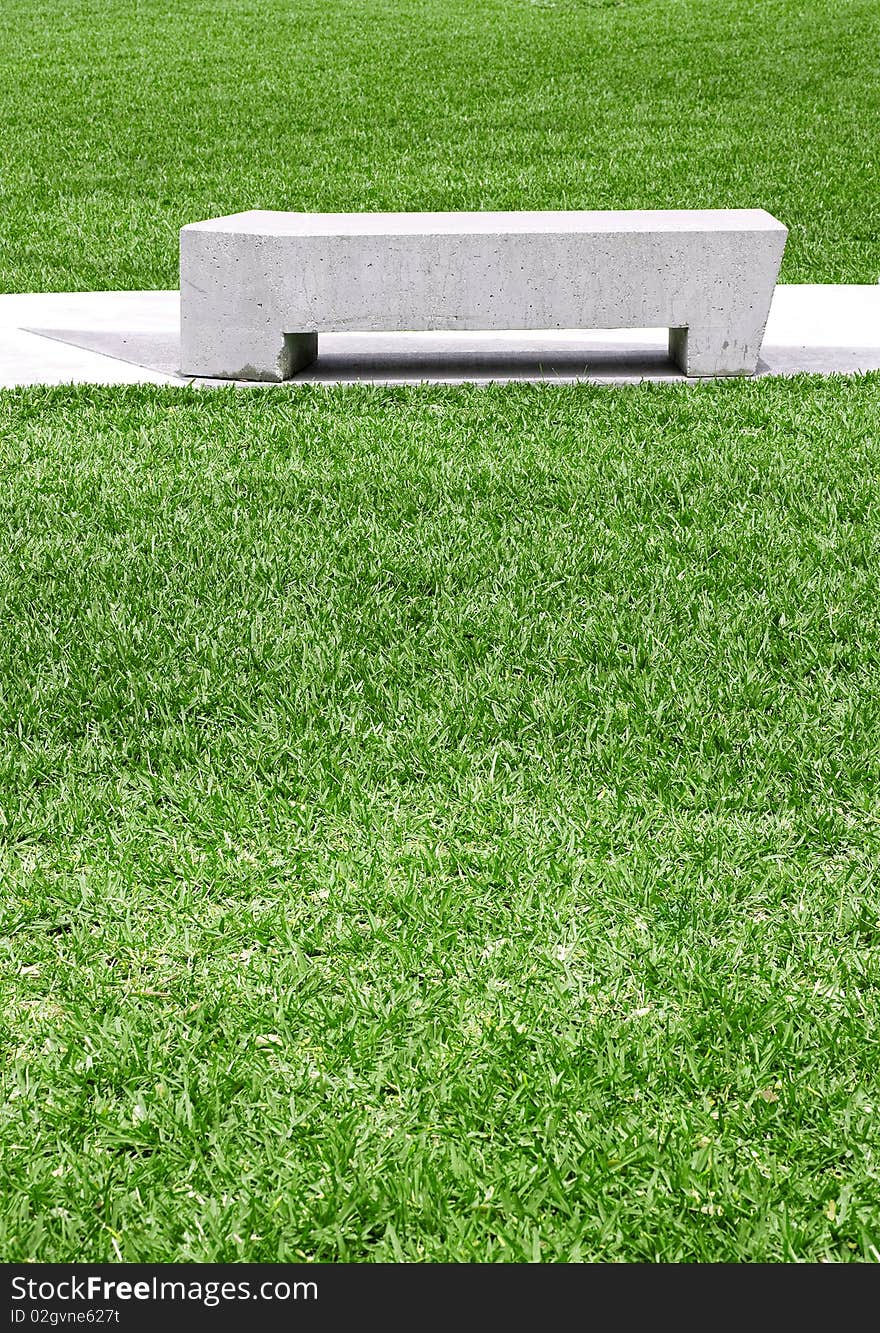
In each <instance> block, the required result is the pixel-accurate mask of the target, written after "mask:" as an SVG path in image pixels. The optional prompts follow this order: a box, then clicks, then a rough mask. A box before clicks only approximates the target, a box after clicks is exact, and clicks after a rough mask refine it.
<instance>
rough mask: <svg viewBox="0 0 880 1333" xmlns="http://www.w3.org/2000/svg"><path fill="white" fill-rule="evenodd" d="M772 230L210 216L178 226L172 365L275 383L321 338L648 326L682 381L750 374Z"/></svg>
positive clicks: (651, 216)
mask: <svg viewBox="0 0 880 1333" xmlns="http://www.w3.org/2000/svg"><path fill="white" fill-rule="evenodd" d="M787 235H788V232H787V230H786V228H785V227H784V226H783V225H782V223H781V222H778V221H777V220H776V219H775V218H773V217H771V216H770V214H769V213H766V212H765V211H764V210H763V209H695V210H652V211H634V212H617V211H606V212H514V213H490V212H484V213H274V212H262V211H259V210H254V211H252V212H248V213H237V214H234V215H233V216H231V217H226V218H213V219H211V220H210V221H206V222H196V223H192V224H190V225H189V226H186V227H184V228H183V229H182V231H181V233H180V286H181V368H182V370H183V371H184V373H185V374H191V375H198V376H211V377H221V378H227V379H242V380H282V379H289V378H292V377H293V376H294V375H296V374H297V373H298V372H300V371H302V370H303V369H305V368H306V367H307V366H309V365H310V364H311V363H312V362H313V361H315V359H316V358H317V356H318V340H319V336H320V335H323V334H325V333H344V332H352V333H354V332H358V333H366V332H371V333H373V332H391V331H403V330H413V331H415V330H425V331H444V332H458V333H461V332H465V331H474V330H481V331H498V330H503V331H505V332H507V331H513V330H552V329H566V330H570V329H578V330H580V329H596V328H600V329H630V328H645V327H650V328H662V329H667V330H669V342H668V350H669V354H670V356H671V357H672V360H673V361H674V362H675V363H676V364H677V365H678V367H679V368H680V369H681V370H682V371H684V373H685V374H686V375H688V376H705V375H741V374H749V375H750V374H752V373H754V371H755V369H756V367H757V362H758V353H759V350H760V346H761V340H762V337H763V334H764V326H765V324H766V321H767V315H768V313H769V310H770V302H771V298H772V295H773V288H774V285H775V283H776V278H777V275H778V272H779V265H780V262H781V260H782V253H783V250H784V248H785V239H786V236H787Z"/></svg>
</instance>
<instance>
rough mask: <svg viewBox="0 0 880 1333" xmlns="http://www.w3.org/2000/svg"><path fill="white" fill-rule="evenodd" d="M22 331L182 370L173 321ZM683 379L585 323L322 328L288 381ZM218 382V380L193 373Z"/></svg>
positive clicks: (664, 358) (768, 371)
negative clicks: (381, 330) (525, 329)
mask: <svg viewBox="0 0 880 1333" xmlns="http://www.w3.org/2000/svg"><path fill="white" fill-rule="evenodd" d="M26 331H27V332H28V333H33V334H37V335H39V336H40V337H42V338H50V339H52V340H54V341H56V342H63V343H69V344H70V345H71V346H73V347H78V348H81V349H82V350H84V351H88V352H95V353H97V354H98V355H100V356H107V357H111V358H113V359H114V360H117V361H126V362H129V363H131V364H132V365H136V366H142V367H143V368H144V369H146V370H152V371H158V372H159V373H160V374H163V375H167V376H169V377H170V378H172V379H177V380H179V381H180V382H181V383H186V382H188V381H189V379H190V378H191V377H190V376H183V375H181V373H180V368H179V367H180V340H179V335H178V332H177V329H175V328H166V329H161V330H153V331H143V330H117V329H113V330H106V329H46V328H28V329H27V330H26ZM870 370H880V347H841V346H837V347H833V346H828V347H777V346H774V345H772V344H769V345H766V346H765V347H764V348H763V349H762V352H761V359H760V361H759V362H758V368H757V374H758V375H759V376H760V375H794V374H800V373H810V372H812V373H818V374H829V373H838V374H853V373H859V372H863V371H870ZM640 379H645V380H678V381H682V380H684V376H683V375H682V373H681V371H680V370H679V369H678V368H677V366H675V365H674V363H673V362H672V361H670V359H669V357H668V355H667V354H666V350H665V348H663V347H661V346H656V347H655V346H647V345H645V344H644V341H643V343H642V345H638V343H635V344H634V345H632V346H624V345H621V343H620V340H619V339H618V340H617V342H616V345H614V346H605V347H603V346H602V345H601V341H600V337H599V336H597V335H596V334H595V333H594V334H592V335H589V334H587V335H586V336H585V338H584V340H583V342H580V341H574V340H569V341H567V342H566V343H565V344H564V345H560V344H559V342H558V341H557V342H556V343H555V345H554V338H553V336H552V334H551V335H550V336H549V337H548V336H546V335H544V337H543V338H542V337H541V336H538V337H528V338H526V337H524V336H522V335H517V336H515V337H509V338H508V339H504V338H495V337H492V338H490V339H486V338H483V340H482V341H481V340H479V339H478V338H475V337H473V336H472V337H471V338H469V337H468V335H458V336H456V335H444V336H443V339H442V340H441V341H438V340H437V339H436V338H432V337H431V336H420V335H413V334H401V335H394V336H392V335H388V334H383V335H376V334H365V335H355V334H325V335H322V337H321V338H320V339H319V342H318V359H317V361H315V362H313V364H312V365H311V366H308V367H307V368H306V369H305V370H303V371H300V372H299V374H298V375H296V376H295V377H294V379H293V380H292V381H289V382H290V383H314V384H330V383H333V384H339V383H343V384H345V383H352V384H354V383H370V382H378V383H382V384H388V383H419V382H422V381H427V382H431V381H435V382H441V383H466V382H488V381H496V382H502V383H503V382H504V381H506V380H547V381H553V380H556V381H561V382H572V381H576V380H597V381H599V382H608V383H615V382H621V381H622V382H632V381H634V380H640ZM198 382H199V383H205V384H225V383H229V381H228V380H214V379H201V378H200V379H199V381H198Z"/></svg>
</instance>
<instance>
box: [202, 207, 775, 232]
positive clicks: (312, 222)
mask: <svg viewBox="0 0 880 1333" xmlns="http://www.w3.org/2000/svg"><path fill="white" fill-rule="evenodd" d="M787 230H788V229H787V228H786V227H785V225H784V224H783V223H781V222H779V221H778V219H777V218H774V217H773V216H772V214H770V213H768V212H766V210H765V209H763V208H710V209H632V210H622V209H621V210H618V209H604V210H596V211H583V210H577V211H565V212H563V211H561V210H545V211H537V212H525V211H524V212H488V211H487V212H461V213H453V212H448V213H294V212H277V211H270V210H264V209H250V210H249V211H248V212H245V213H232V214H230V215H229V216H228V217H220V218H209V219H207V220H205V221H203V222H191V223H188V224H187V225H186V226H185V227H183V228H182V229H181V231H182V232H194V231H195V232H201V231H207V232H221V233H225V234H229V235H236V234H242V235H251V236H376V235H381V236H386V235H387V236H394V235H398V236H413V235H417V236H435V235H474V234H485V235H522V234H528V233H537V234H547V233H550V234H554V233H555V234H563V235H564V234H577V233H580V232H586V233H588V234H589V233H598V234H602V233H606V234H613V233H620V232H660V233H662V232H672V233H675V232H696V233H705V232H764V231H775V232H787Z"/></svg>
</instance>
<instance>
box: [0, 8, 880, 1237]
mask: <svg viewBox="0 0 880 1333" xmlns="http://www.w3.org/2000/svg"><path fill="white" fill-rule="evenodd" d="M878 45H880V10H878V7H877V6H876V4H874V3H868V2H867V0H864V2H859V0H855V2H853V3H849V4H846V5H844V6H839V5H832V4H830V3H828V0H824V2H823V3H821V4H816V5H811V6H806V5H803V4H799V3H793V2H792V0H770V2H769V3H765V4H753V3H745V2H744V0H737V2H734V0H728V2H726V3H722V2H721V0H704V2H698V0H679V2H677V3H676V0H664V3H660V2H659V0H641V2H639V0H620V2H619V3H613V2H610V3H605V2H604V0H556V2H555V3H554V2H553V0H536V2H535V3H529V2H528V0H503V2H501V0H498V2H497V3H494V4H493V3H489V4H477V3H476V2H475V0H444V2H443V3H441V2H440V0H423V2H422V3H418V4H416V3H390V2H388V0H386V2H385V3H374V4H367V3H357V4H355V3H352V2H351V0H348V2H347V3H345V2H343V3H339V4H334V5H332V6H330V7H328V6H327V5H323V4H322V5H319V4H318V3H316V0H296V3H289V4H285V3H281V0H248V2H247V3H229V4H225V5H223V6H218V5H216V4H213V3H212V4H210V5H209V4H208V3H207V0H204V3H203V2H202V0H198V2H194V0H181V3H179V4H176V5H174V6H172V5H169V4H167V3H161V4H159V3H152V2H150V3H139V4H138V5H136V6H131V5H123V4H121V3H118V0H113V2H112V3H111V2H110V0H106V2H105V3H101V4H98V3H89V4H85V3H82V2H81V0H79V2H78V0H69V3H65V5H64V6H62V7H61V8H60V9H59V8H57V7H53V6H49V5H48V4H45V3H42V0H29V2H28V3H25V2H24V0H6V3H5V4H4V5H3V7H2V10H0V128H2V129H3V133H4V161H3V170H2V172H0V219H2V225H0V290H7V291H26V290H38V289H45V290H50V289H55V290H64V289H86V290H88V289H98V288H114V287H116V288H146V287H172V286H175V285H176V282H177V269H176V255H177V230H178V228H179V227H180V226H181V225H182V224H183V223H185V222H188V221H192V220H194V219H196V218H200V217H207V216H210V215H213V214H218V213H226V212H231V211H234V210H236V209H241V208H250V207H255V206H261V207H285V208H303V209H334V208H340V209H381V208H532V207H554V208H581V207H587V208H589V207H639V206H648V207H650V206H653V207H663V206H693V207H697V206H717V205H748V206H752V205H762V206H765V207H767V208H769V209H770V210H771V211H773V212H774V213H776V214H777V215H778V216H779V217H781V218H782V219H783V220H784V221H785V222H787V223H788V224H789V226H790V227H791V236H790V241H789V248H788V251H787V255H786V259H785V266H784V270H783V278H784V279H785V280H788V281H800V282H824V281H846V282H869V281H874V280H875V279H876V278H877V276H878V274H880V240H878V236H877V233H876V227H875V226H874V222H873V213H872V208H873V204H874V202H875V194H876V177H877V168H878V161H877V138H876V130H875V127H876V123H877V118H878V110H880V108H878V100H880V70H878V65H877V60H876V50H877V48H878ZM0 470H2V487H0V599H2V613H0V624H2V627H3V633H2V635H0V727H2V743H0V987H2V994H0V1044H2V1051H3V1057H4V1059H3V1065H2V1071H0V1079H2V1085H0V1257H2V1258H4V1259H7V1260H22V1259H37V1260H64V1259H82V1260H89V1261H97V1260H114V1259H127V1260H144V1261H148V1260H163V1259H164V1260H174V1259H181V1260H211V1259H219V1260H224V1261H238V1260H248V1259H250V1260H256V1259H260V1260H296V1259H303V1258H305V1259H315V1260H318V1261H336V1260H355V1261H372V1260H380V1261H381V1260H392V1261H393V1260H400V1259H406V1260H415V1261H418V1260H424V1261H429V1262H441V1261H449V1260H454V1261H459V1260H464V1261H470V1260H491V1261H511V1260H513V1261H520V1260H530V1259H538V1260H542V1261H554V1260H561V1261H569V1260H578V1259H586V1260H624V1261H639V1260H676V1259H683V1260H713V1261H718V1260H722V1261H735V1260H747V1261H752V1260H770V1261H795V1260H816V1259H828V1260H832V1261H850V1260H855V1261H860V1260H861V1261H869V1262H876V1261H877V1260H878V1258H880V1117H878V1106H880V1087H878V1083H880V1078H878V1069H880V1045H878V1011H880V888H878V884H880V876H878V870H880V796H878V792H880V376H878V375H870V376H862V377H853V378H850V379H845V378H836V379H832V380H820V379H812V378H806V377H804V378H798V379H792V380H775V381H770V380H761V381H756V382H752V383H749V382H728V383H718V384H706V385H702V386H699V387H693V386H690V387H689V386H684V385H674V386H659V385H650V386H643V387H641V388H635V389H629V390H621V391H616V390H609V389H595V388H591V387H589V386H576V387H561V386H552V385H538V386H528V385H512V386H507V387H503V388H502V387H496V388H493V389H488V390H476V389H473V388H466V387H456V388H427V387H423V388H412V389H407V388H400V389H395V390H386V389H370V388H356V387H355V388H349V389H345V390H327V389H324V388H308V387H306V386H293V387H282V388H279V389H277V390H274V389H269V390H262V389H258V390H253V391H234V390H228V391H218V392H209V391H202V392H199V391H193V390H171V389H169V390H156V389H152V388H144V389H118V390H98V389H82V390H72V389H61V390H32V391H31V390H29V391H16V392H6V393H0Z"/></svg>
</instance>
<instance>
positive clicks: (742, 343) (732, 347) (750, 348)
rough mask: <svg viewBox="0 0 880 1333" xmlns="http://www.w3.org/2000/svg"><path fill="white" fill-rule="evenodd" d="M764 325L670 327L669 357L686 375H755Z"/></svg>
mask: <svg viewBox="0 0 880 1333" xmlns="http://www.w3.org/2000/svg"><path fill="white" fill-rule="evenodd" d="M763 337H764V325H763V324H762V325H761V326H760V327H759V328H755V327H754V326H753V325H752V326H750V327H747V328H745V329H742V328H736V329H733V328H726V329H721V330H718V329H713V330H712V331H711V332H708V331H707V329H706V326H705V325H704V326H700V325H699V324H697V325H691V326H690V327H689V328H686V329H670V330H669V356H670V359H671V360H672V361H674V362H675V364H676V365H677V366H678V368H679V370H681V371H682V372H683V373H684V374H685V375H688V376H692V377H694V378H697V377H700V376H704V375H754V373H755V371H756V370H757V368H758V353H759V352H760V350H761V341H762V339H763Z"/></svg>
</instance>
